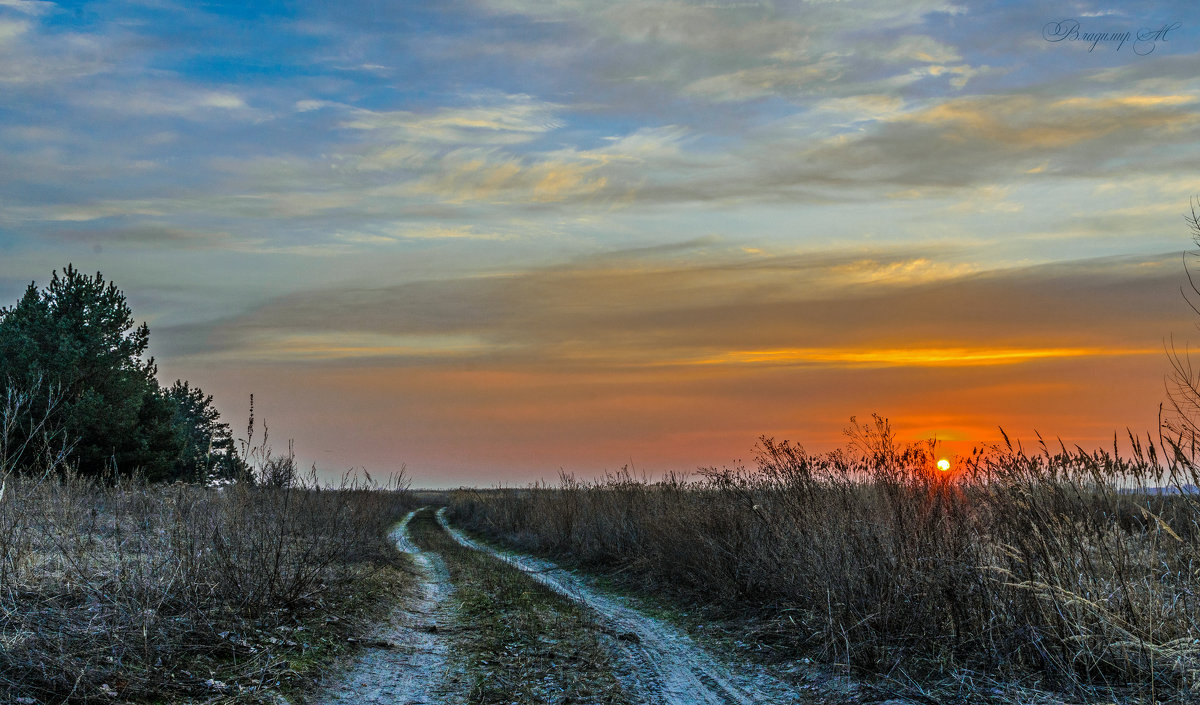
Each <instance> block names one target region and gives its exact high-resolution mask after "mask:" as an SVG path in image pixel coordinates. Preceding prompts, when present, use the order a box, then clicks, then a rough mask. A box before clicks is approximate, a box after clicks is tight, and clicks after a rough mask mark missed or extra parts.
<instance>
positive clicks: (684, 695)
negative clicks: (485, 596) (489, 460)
mask: <svg viewBox="0 0 1200 705" xmlns="http://www.w3.org/2000/svg"><path fill="white" fill-rule="evenodd" d="M437 519H438V522H439V523H440V524H441V525H442V528H444V529H445V530H446V531H447V533H449V534H450V535H451V536H452V537H453V538H454V540H455V541H457V542H458V543H460V544H462V545H463V546H466V547H467V548H471V549H474V550H477V551H482V552H484V553H487V554H489V555H492V556H495V557H496V558H498V559H500V560H502V561H505V562H506V563H509V564H510V565H513V566H515V567H517V568H518V569H520V570H522V571H524V572H525V573H526V574H527V575H528V576H529V577H530V578H532V579H533V580H536V581H538V582H540V583H542V584H543V585H546V586H547V587H549V588H551V589H552V590H555V591H556V592H559V593H561V594H563V595H565V596H567V597H569V598H570V599H572V600H574V601H576V602H579V603H581V604H583V605H586V606H587V607H589V608H590V609H591V610H592V611H594V612H595V613H596V614H597V615H598V616H599V617H600V621H601V623H602V624H603V626H604V628H605V629H606V630H607V631H608V632H609V634H610V635H613V636H615V638H614V639H612V640H611V641H612V646H613V648H614V650H616V651H617V652H618V655H619V656H621V657H622V661H623V662H624V663H625V664H626V665H627V667H628V671H627V672H626V673H621V674H617V675H618V677H619V678H620V679H621V681H622V685H623V686H624V687H625V688H626V689H627V690H628V691H629V692H630V694H631V695H633V696H634V699H636V700H640V701H642V702H646V703H652V704H653V705H792V704H793V703H797V704H798V703H803V702H805V701H804V700H803V699H802V698H800V697H799V696H798V695H797V694H796V691H795V689H794V688H793V687H791V686H789V685H787V684H785V683H783V682H782V681H779V680H778V679H776V678H774V677H772V676H771V675H770V674H768V673H766V671H765V670H763V669H762V668H760V667H757V666H755V665H753V664H749V663H739V664H737V665H736V669H734V670H731V669H730V668H729V667H727V666H726V665H724V664H721V663H720V662H718V661H717V660H716V659H715V658H714V657H713V656H712V655H711V654H709V653H708V652H707V651H706V650H705V649H704V648H703V647H702V646H700V645H699V644H697V643H696V642H695V641H694V640H693V639H692V638H691V637H689V636H688V635H687V634H686V633H684V632H683V631H682V630H680V629H678V628H677V627H675V626H673V625H670V624H667V623H665V622H663V621H662V620H658V619H654V618H652V617H649V616H647V615H645V614H643V613H642V612H640V611H638V610H637V609H636V608H634V607H633V606H631V605H630V604H629V603H628V601H627V600H626V599H624V598H622V597H619V596H615V595H608V594H601V593H600V592H599V591H597V590H595V589H594V588H592V587H590V586H589V585H588V584H587V583H586V582H585V581H584V580H583V579H581V578H580V577H578V576H576V575H574V574H573V573H570V572H568V571H566V570H564V569H562V568H560V567H558V566H557V565H555V564H554V563H551V562H550V561H546V560H542V559H538V558H534V557H532V556H525V555H520V554H515V553H507V552H502V551H498V550H496V549H493V548H491V547H490V546H487V545H484V544H482V543H479V542H477V541H474V540H472V539H470V538H468V537H467V536H466V535H465V534H463V533H462V532H461V531H459V530H458V529H455V528H454V527H452V526H450V523H449V522H448V521H447V519H446V515H445V508H442V509H439V510H438V512H437Z"/></svg>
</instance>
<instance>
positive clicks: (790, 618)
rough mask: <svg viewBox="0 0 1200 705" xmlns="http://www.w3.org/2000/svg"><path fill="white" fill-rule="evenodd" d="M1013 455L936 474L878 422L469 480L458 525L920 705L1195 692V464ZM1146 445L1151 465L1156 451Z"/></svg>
mask: <svg viewBox="0 0 1200 705" xmlns="http://www.w3.org/2000/svg"><path fill="white" fill-rule="evenodd" d="M1157 453H1158V451H1156V450H1154V449H1152V448H1149V447H1148V446H1144V445H1143V446H1140V447H1138V448H1136V449H1135V452H1134V453H1133V457H1132V458H1123V457H1120V456H1118V455H1116V454H1114V453H1106V452H1094V453H1086V452H1083V451H1081V450H1078V449H1076V450H1068V449H1065V448H1060V449H1059V450H1058V451H1057V452H1055V451H1051V450H1050V449H1048V448H1045V447H1042V448H1039V449H1038V450H1037V451H1036V452H1024V451H1022V450H1020V449H1014V448H1010V447H1004V448H995V449H991V450H989V451H988V452H979V453H976V454H975V455H973V456H972V457H970V458H966V459H960V461H959V462H958V463H957V467H955V468H954V469H953V470H952V471H951V472H948V473H943V472H939V471H938V470H937V469H936V465H935V463H936V460H937V459H938V458H937V456H936V455H935V453H934V448H933V446H932V445H931V444H917V445H908V446H905V445H902V444H898V443H896V442H895V440H894V437H893V436H892V435H891V432H890V430H889V428H888V426H887V424H886V422H884V421H883V420H882V419H877V420H876V423H875V424H873V425H864V426H860V427H858V428H857V432H856V433H855V434H854V437H853V438H852V443H851V446H850V447H849V448H847V449H846V450H845V451H839V452H835V453H829V454H821V455H810V454H807V453H805V452H804V451H803V450H802V449H801V448H800V447H799V446H795V445H792V444H789V443H786V442H782V443H776V442H774V441H771V440H768V439H764V440H763V441H762V444H761V446H760V448H759V454H758V458H757V467H756V468H754V469H724V470H715V469H714V470H710V471H708V472H707V473H705V474H704V475H703V476H702V477H700V478H699V479H694V480H684V479H668V480H665V481H660V482H647V481H640V480H637V479H635V478H633V477H631V476H629V475H628V474H617V475H614V476H611V477H609V478H608V479H606V480H602V481H599V482H593V483H584V482H577V481H574V480H573V479H571V478H563V480H562V481H561V483H560V484H559V485H558V486H553V487H551V486H540V487H536V488H531V489H524V490H463V491H460V492H458V493H456V494H455V495H454V499H453V503H452V507H451V509H450V515H451V516H452V517H453V519H454V520H455V521H456V522H458V523H460V524H461V525H463V526H465V527H468V528H470V529H472V530H474V531H476V532H478V533H480V534H483V535H486V536H489V537H491V538H493V539H496V540H499V541H502V542H504V543H505V544H507V545H510V546H513V547H516V548H519V549H522V550H527V551H531V552H534V553H539V554H541V555H545V556H549V557H553V558H556V559H558V560H560V561H567V562H570V563H573V564H576V565H581V566H584V567H586V568H588V569H590V570H592V571H595V572H598V573H601V574H607V575H612V576H614V577H615V578H616V579H618V580H619V581H620V582H621V583H623V584H624V585H626V586H628V587H631V588H634V589H637V590H641V591H643V592H646V593H652V594H655V595H659V596H663V595H666V596H670V598H671V599H672V600H673V601H674V602H676V603H677V604H689V605H695V606H698V607H700V608H701V609H702V610H703V611H704V613H705V614H706V615H707V616H708V617H709V618H712V619H717V620H720V621H722V622H723V623H725V624H728V625H733V626H734V627H735V628H741V629H742V637H743V640H746V641H749V642H751V643H752V644H753V645H754V647H755V650H756V651H758V652H759V653H762V654H766V655H767V658H770V659H774V660H779V661H787V660H798V659H801V658H810V659H816V660H818V661H820V662H824V663H827V664H834V665H836V666H838V667H841V668H844V669H846V670H848V671H851V672H854V673H858V674H867V675H870V676H872V677H876V678H881V679H885V680H887V681H889V682H891V683H893V684H894V685H896V686H898V690H900V691H902V692H905V693H907V694H909V695H911V696H915V697H924V698H928V699H931V700H934V701H938V702H941V701H947V700H961V699H964V698H965V699H967V700H971V699H979V698H985V697H986V698H996V699H1000V700H1004V699H1012V700H1023V699H1024V700H1027V699H1028V695H1027V692H1028V691H1027V690H1026V689H1040V690H1045V691H1051V692H1057V693H1059V694H1062V695H1064V696H1066V697H1068V698H1071V699H1082V700H1084V701H1096V700H1098V699H1099V700H1101V701H1103V700H1133V701H1151V700H1161V701H1181V702H1182V701H1190V700H1195V699H1196V698H1198V697H1200V595H1197V590H1198V588H1197V586H1198V585H1200V572H1198V567H1200V555H1198V548H1200V497H1197V496H1195V495H1188V494H1180V495H1160V494H1151V493H1149V492H1148V491H1147V490H1148V489H1149V488H1150V487H1157V486H1161V485H1164V484H1172V483H1173V484H1176V485H1183V484H1184V483H1192V484H1195V480H1196V477H1195V476H1196V468H1195V465H1193V464H1189V463H1182V462H1180V461H1179V459H1178V458H1177V459H1176V461H1175V462H1167V463H1163V462H1160V460H1159V457H1158V455H1157ZM1152 454H1154V455H1152Z"/></svg>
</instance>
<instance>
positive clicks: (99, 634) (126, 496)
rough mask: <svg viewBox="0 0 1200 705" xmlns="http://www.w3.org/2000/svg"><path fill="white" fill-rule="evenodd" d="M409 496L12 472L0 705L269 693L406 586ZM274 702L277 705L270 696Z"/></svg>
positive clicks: (4, 506)
mask: <svg viewBox="0 0 1200 705" xmlns="http://www.w3.org/2000/svg"><path fill="white" fill-rule="evenodd" d="M411 503H412V498H411V496H410V494H409V493H407V492H403V491H371V490H367V489H365V488H362V487H357V488H356V487H354V486H352V485H347V486H345V487H343V488H341V489H339V490H320V491H318V490H312V489H299V488H292V489H271V488H256V487H246V486H241V485H231V486H229V487H226V488H223V489H219V490H218V489H210V488H202V487H195V486H188V485H182V484H179V485H170V486H161V485H160V486H145V485H140V484H138V483H134V482H121V483H118V484H115V485H114V484H104V483H98V482H94V481H87V480H82V479H78V478H71V477H67V478H53V479H47V480H44V481H36V480H29V479H26V480H21V479H16V478H8V481H7V483H6V487H5V490H4V494H3V500H2V501H0V702H17V703H33V702H56V703H57V702H68V701H69V702H84V701H94V700H104V701H108V702H126V701H139V702H164V703H165V702H184V701H189V700H191V699H195V700H196V701H197V702H199V701H204V702H221V701H227V702H256V701H258V700H259V699H260V697H261V698H266V697H267V696H268V695H269V694H270V692H271V691H279V690H282V691H287V690H288V689H289V688H296V687H301V686H307V684H308V683H309V681H311V677H310V676H311V674H312V673H314V672H315V671H316V670H317V669H318V668H320V667H324V666H327V665H328V664H329V663H330V662H331V661H332V660H334V659H335V658H336V657H337V656H338V655H339V654H340V652H342V651H344V650H345V648H346V643H347V637H349V636H350V635H352V634H355V633H357V632H358V631H359V630H361V629H363V628H365V627H366V626H367V625H368V624H369V623H370V622H372V621H374V620H375V619H377V618H378V617H379V616H380V615H382V614H383V613H384V612H385V611H386V610H387V609H388V608H389V607H390V605H391V604H392V602H393V598H394V597H395V595H396V594H397V593H398V592H399V591H401V590H403V589H406V587H407V582H408V580H409V578H408V575H409V574H408V572H407V571H406V570H405V569H404V563H403V559H402V558H401V556H400V554H398V553H397V552H396V551H395V550H394V549H393V548H392V547H391V546H390V545H389V543H388V540H387V538H386V533H387V529H388V527H390V526H391V525H392V524H393V523H395V522H396V521H397V520H398V519H399V517H401V516H403V514H404V512H405V511H406V510H407V509H409V508H410V505H411ZM270 701H271V700H269V699H266V700H263V702H270Z"/></svg>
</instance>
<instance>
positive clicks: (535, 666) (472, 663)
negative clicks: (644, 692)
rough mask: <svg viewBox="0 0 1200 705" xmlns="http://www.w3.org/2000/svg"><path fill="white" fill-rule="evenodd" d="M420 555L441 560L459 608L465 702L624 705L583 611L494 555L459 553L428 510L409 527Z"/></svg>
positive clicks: (593, 625)
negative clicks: (466, 681)
mask: <svg viewBox="0 0 1200 705" xmlns="http://www.w3.org/2000/svg"><path fill="white" fill-rule="evenodd" d="M409 527H410V531H411V532H412V536H413V539H414V541H415V542H416V543H417V545H418V546H420V547H421V548H422V549H423V550H428V551H434V552H436V553H438V554H440V555H441V556H442V558H443V560H445V562H446V567H447V568H448V569H449V571H450V577H451V580H452V581H453V583H454V586H455V593H454V597H453V598H452V599H455V600H457V601H458V603H459V605H460V606H459V610H458V618H459V621H460V630H459V632H458V633H459V635H460V636H459V640H460V643H459V644H458V645H457V646H458V649H457V651H458V653H459V656H460V658H462V659H463V660H464V662H465V663H464V665H465V668H466V670H467V674H468V678H469V679H470V681H471V683H470V686H469V694H468V702H470V703H472V704H479V705H492V704H496V705H499V704H501V703H503V704H505V705H507V704H509V703H597V704H599V703H604V704H609V703H628V702H629V699H628V697H627V696H626V694H625V693H624V691H623V690H622V688H621V685H620V683H619V682H618V681H617V679H616V676H615V675H614V674H613V669H612V665H613V664H612V662H611V659H610V658H609V655H608V652H607V651H606V650H605V648H604V647H603V645H602V644H601V643H600V640H599V629H600V628H599V627H598V625H597V624H596V622H595V621H594V620H593V619H592V617H591V616H590V615H589V614H588V613H587V611H586V610H584V609H583V608H581V607H579V606H578V605H576V604H574V603H572V602H571V601H570V600H568V599H566V598H564V597H562V596H561V595H558V594H557V593H555V592H553V591H552V590H550V589H548V588H546V587H545V586H543V585H540V584H539V583H537V582H535V581H534V580H533V579H531V578H530V577H529V576H528V575H525V574H524V573H522V572H521V571H520V570H518V569H516V568H514V567H512V566H510V565H507V564H505V563H503V562H502V561H499V560H497V559H495V558H493V557H491V556H488V555H485V554H483V553H480V552H479V551H474V550H471V549H469V548H464V547H463V546H460V545H459V544H458V543H457V542H455V541H454V539H453V538H451V537H450V536H449V535H448V534H447V533H446V532H445V531H444V530H443V529H442V528H441V527H440V526H439V525H438V523H437V520H436V518H435V517H434V513H433V511H432V510H430V509H426V510H423V511H420V512H418V513H417V515H416V516H415V517H414V518H413V520H412V522H411V523H410V524H409Z"/></svg>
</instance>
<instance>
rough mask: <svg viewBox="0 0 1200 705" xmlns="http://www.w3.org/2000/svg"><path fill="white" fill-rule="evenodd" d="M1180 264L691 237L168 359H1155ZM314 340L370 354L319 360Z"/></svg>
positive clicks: (458, 287)
mask: <svg viewBox="0 0 1200 705" xmlns="http://www.w3.org/2000/svg"><path fill="white" fill-rule="evenodd" d="M702 253H707V254H702ZM677 254H678V255H681V256H682V255H684V254H686V255H687V256H686V258H685V259H684V260H683V261H679V260H676V259H675V255H677ZM683 262H687V264H685V263H683ZM1167 265H1169V266H1167ZM1177 270H1178V266H1177V256H1163V257H1154V258H1147V257H1124V258H1104V259H1095V260H1086V261H1076V262H1067V263H1062V264H1054V265H1044V266H1036V267H1023V268H1011V269H1001V270H992V271H983V270H979V269H978V268H976V267H973V266H965V267H964V266H961V265H954V264H951V263H948V262H941V261H938V259H937V258H936V257H934V256H932V255H930V254H923V255H915V254H912V253H902V252H895V253H892V254H890V255H889V254H885V253H879V254H877V255H876V256H873V257H869V258H864V257H862V256H861V255H860V254H855V253H839V252H825V253H812V254H809V255H804V256H786V257H785V256H763V255H754V256H747V255H746V254H744V253H742V252H740V250H735V249H732V248H725V247H719V246H718V247H714V246H713V244H712V243H711V242H710V241H702V242H697V243H691V244H687V245H684V246H683V247H681V248H675V249H673V248H663V249H659V250H654V251H646V252H640V253H633V252H631V253H629V254H625V255H619V254H617V255H608V256H601V257H594V258H587V259H581V260H577V261H576V262H574V263H571V264H564V265H560V266H556V267H549V268H544V269H537V270H529V271H525V272H516V273H512V274H505V275H493V276H475V277H467V278H459V279H443V280H437V281H414V282H409V283H405V284H401V285H396V286H383V287H378V288H354V289H330V290H321V291H310V292H302V293H297V294H294V295H290V296H286V297H283V298H280V299H277V300H275V301H273V302H270V303H267V304H265V305H263V306H262V307H260V308H258V309H256V310H254V311H251V312H249V313H247V314H245V315H243V316H239V317H237V318H234V319H231V320H226V321H218V322H213V323H210V324H206V325H204V326H202V327H200V328H192V329H175V330H172V331H171V332H170V333H169V337H170V338H171V339H172V345H173V347H172V351H173V352H174V353H176V354H184V353H188V354H194V355H199V356H201V357H202V358H203V357H205V356H209V355H221V356H233V357H236V356H237V355H239V354H241V352H239V351H242V352H247V354H257V353H252V351H253V350H257V349H258V348H259V347H261V345H262V344H263V343H262V341H266V340H271V339H279V340H303V341H306V345H307V346H308V347H304V352H303V355H298V356H296V357H295V359H296V360H299V359H304V360H318V359H319V360H326V361H328V360H336V359H339V358H342V357H354V358H356V359H359V358H366V357H370V358H373V359H374V361H375V362H376V363H377V364H394V365H406V366H408V365H418V366H426V367H430V366H431V367H442V366H450V367H455V366H457V365H458V364H460V363H462V361H463V360H465V359H468V358H469V359H471V360H474V361H475V362H474V363H472V364H486V365H495V366H500V367H502V368H510V367H511V368H520V369H523V368H526V367H528V366H533V367H535V368H538V369H574V370H592V371H597V370H618V369H636V368H640V367H647V366H648V367H656V368H658V367H689V366H696V365H703V364H720V365H724V366H739V367H746V368H753V367H758V366H778V365H803V366H820V367H846V366H862V365H867V366H885V367H897V366H898V367H913V366H916V367H920V366H926V365H934V364H950V363H951V362H953V363H954V364H964V365H1015V364H1023V363H1027V362H1030V361H1035V360H1046V359H1058V360H1066V359H1079V360H1082V359H1085V358H1091V357H1096V356H1106V355H1126V356H1127V355H1155V354H1161V342H1162V339H1163V337H1164V336H1165V335H1166V334H1167V333H1169V332H1171V331H1172V330H1176V329H1177V328H1178V326H1179V325H1180V322H1181V320H1182V316H1183V309H1184V306H1183V305H1182V304H1181V302H1179V301H1178V291H1177V286H1178V279H1179V277H1180V273H1179V272H1178V271H1177ZM322 340H324V341H337V340H344V341H356V340H357V341H367V340H375V341H376V342H377V344H375V345H367V344H365V343H364V344H361V345H360V344H355V345H352V346H350V347H351V348H353V351H352V353H351V352H345V351H342V350H341V347H340V346H339V345H334V344H332V343H331V344H330V347H329V349H328V350H325V351H324V352H322V351H321V350H319V349H317V348H318V347H319V346H318V345H317V341H322ZM413 340H443V341H456V342H455V343H454V345H455V350H456V351H457V352H455V355H454V357H453V358H452V359H451V358H447V359H445V360H441V359H440V358H438V357H437V355H434V354H430V353H429V351H428V349H427V348H422V347H421V346H417V347H413V346H412V345H410V344H409V343H408V342H404V341H410V342H411V341H413ZM398 341H399V342H398ZM463 341H469V342H470V344H469V345H466V344H465V343H463ZM460 343H462V344H460ZM213 344H216V347H211V348H209V347H206V346H210V345H213ZM410 348H411V349H410ZM418 348H419V349H418ZM372 350H373V352H371V351H372ZM414 351H415V352H414ZM278 355H279V356H281V357H288V353H287V351H286V350H281V351H279V352H278Z"/></svg>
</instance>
